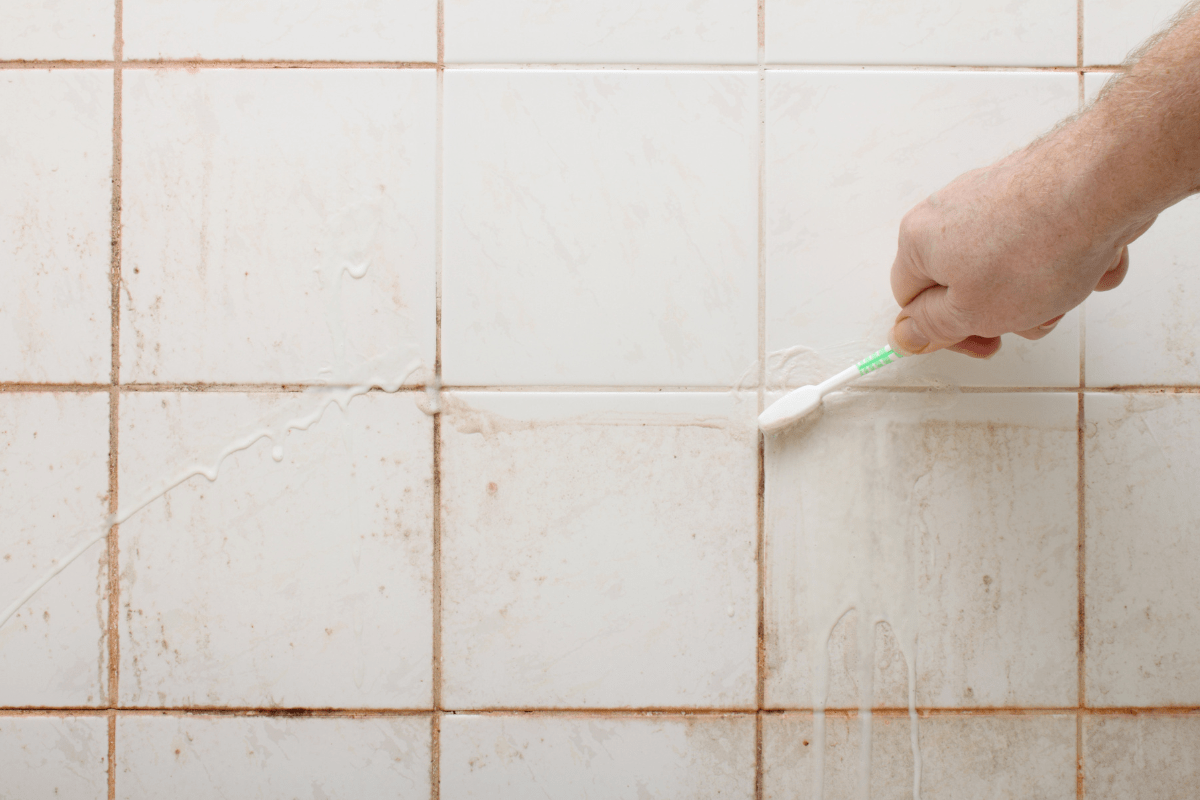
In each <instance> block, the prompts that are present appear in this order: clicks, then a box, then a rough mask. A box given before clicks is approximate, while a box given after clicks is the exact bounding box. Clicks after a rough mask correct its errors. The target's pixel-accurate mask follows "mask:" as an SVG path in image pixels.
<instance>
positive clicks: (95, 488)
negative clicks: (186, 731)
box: [0, 392, 108, 707]
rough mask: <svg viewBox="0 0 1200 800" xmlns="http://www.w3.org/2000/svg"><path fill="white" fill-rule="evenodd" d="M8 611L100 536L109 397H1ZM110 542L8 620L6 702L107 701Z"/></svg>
mask: <svg viewBox="0 0 1200 800" xmlns="http://www.w3.org/2000/svg"><path fill="white" fill-rule="evenodd" d="M0 509H3V513H4V522H5V524H4V525H3V526H0V609H3V608H5V607H7V606H8V605H9V604H10V603H13V602H14V601H16V600H17V598H18V597H20V596H21V594H22V593H23V592H24V591H25V590H26V589H27V588H29V587H31V586H33V585H34V584H35V583H36V582H37V581H38V580H39V579H41V578H42V577H43V576H44V575H45V574H46V573H47V572H48V571H49V570H50V569H51V567H53V566H55V565H56V564H57V563H60V559H62V558H63V557H64V556H66V555H67V554H68V553H70V552H71V551H72V550H74V549H75V548H76V547H77V546H79V545H80V544H82V543H83V542H86V541H87V540H88V539H90V538H92V537H93V536H95V535H96V533H97V532H98V531H99V530H100V525H101V523H103V521H104V515H105V513H106V512H107V511H108V394H107V393H100V392H97V393H79V394H74V393H62V394H51V393H37V394H20V393H15V392H6V393H0ZM105 561H106V553H105V547H104V544H103V543H98V544H96V545H94V546H93V547H92V548H91V549H89V550H87V551H86V552H84V553H83V554H82V555H81V556H80V557H79V558H78V559H77V560H76V561H75V562H74V563H72V564H70V565H69V566H67V567H66V568H65V569H64V570H63V571H62V572H61V573H59V574H58V575H57V576H56V577H54V578H53V579H51V580H50V582H49V583H48V584H46V586H45V587H43V588H42V590H41V591H40V592H38V593H37V594H35V595H34V596H33V597H32V599H30V600H29V601H28V602H27V603H26V604H25V605H24V606H23V607H21V608H20V609H18V610H17V612H16V613H15V614H14V615H13V617H12V618H11V619H9V620H8V621H7V622H5V623H3V625H0V706H53V707H62V706H98V705H101V704H103V703H104V702H106V700H107V684H108V654H107V647H108V642H107V635H106V630H107V627H108V581H107V578H106V566H105Z"/></svg>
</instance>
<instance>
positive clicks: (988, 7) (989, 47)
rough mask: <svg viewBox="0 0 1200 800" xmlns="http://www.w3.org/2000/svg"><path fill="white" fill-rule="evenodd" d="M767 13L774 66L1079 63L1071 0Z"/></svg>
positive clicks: (789, 8) (818, 1)
mask: <svg viewBox="0 0 1200 800" xmlns="http://www.w3.org/2000/svg"><path fill="white" fill-rule="evenodd" d="M1089 1H1090V0H1089ZM766 15H767V59H768V60H769V61H770V62H771V63H774V64H944V65H948V66H955V65H959V64H995V65H1011V66H1056V65H1057V66H1074V65H1075V63H1076V52H1075V50H1076V40H1077V36H1076V19H1075V0H974V1H973V2H971V3H962V2H955V1H954V0H900V1H899V2H897V0H892V1H891V2H888V3H879V2H872V0H841V2H833V3H831V2H828V0H767V7H766Z"/></svg>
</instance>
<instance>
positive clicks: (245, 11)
mask: <svg viewBox="0 0 1200 800" xmlns="http://www.w3.org/2000/svg"><path fill="white" fill-rule="evenodd" d="M124 36H125V57H126V58H135V59H136V58H209V59H212V58H218V59H219V58H230V59H250V60H262V59H304V60H313V59H318V60H341V61H436V60H437V0H342V1H341V2H338V3H325V2H321V0H256V1H255V2H250V3H246V2H238V0H125V4H124Z"/></svg>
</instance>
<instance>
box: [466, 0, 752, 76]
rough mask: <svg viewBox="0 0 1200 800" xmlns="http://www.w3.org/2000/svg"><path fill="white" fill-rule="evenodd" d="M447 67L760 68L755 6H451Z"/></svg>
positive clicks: (635, 1)
mask: <svg viewBox="0 0 1200 800" xmlns="http://www.w3.org/2000/svg"><path fill="white" fill-rule="evenodd" d="M445 14H446V59H447V60H448V61H450V62H474V63H489V62H492V63H499V62H517V63H529V62H537V63H560V62H561V63H571V64H579V63H594V62H601V63H603V62H607V63H631V62H638V63H659V64H753V63H754V62H755V61H756V59H757V49H758V8H757V4H756V3H755V2H754V0H724V1H723V2H721V1H720V0H653V1H652V2H646V0H606V2H602V3H597V2H586V0H573V1H572V2H567V3H554V2H546V0H515V2H514V0H509V2H505V3H495V2H490V1H489V0H448V2H447V3H446V10H445Z"/></svg>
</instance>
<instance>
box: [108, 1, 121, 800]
mask: <svg viewBox="0 0 1200 800" xmlns="http://www.w3.org/2000/svg"><path fill="white" fill-rule="evenodd" d="M124 13H125V9H124V3H123V0H114V2H113V65H112V66H113V129H112V134H113V138H112V176H111V177H112V197H111V206H110V212H111V217H110V225H111V229H110V247H111V250H110V266H109V282H110V285H109V304H110V308H109V313H110V315H111V316H110V321H111V326H112V327H111V334H110V335H111V339H110V342H109V346H110V351H109V354H110V358H111V365H110V369H111V372H110V374H109V381H110V383H111V386H110V387H109V390H108V512H109V513H110V514H115V513H116V512H117V508H118V504H119V498H118V491H119V488H120V487H119V482H118V466H119V463H120V462H119V458H120V455H119V454H120V450H119V443H120V441H119V440H120V424H119V422H120V413H121V392H120V388H119V387H120V384H121V195H122V183H121V161H122V156H123V153H122V147H123V144H122V121H123V116H122V111H123V108H124V102H123V93H124V87H125V81H124V73H123V71H122V67H123V63H122V62H123V61H124V57H125V37H124ZM120 544H121V543H120V526H118V525H113V526H111V527H110V528H109V529H108V541H107V551H106V561H107V563H108V626H107V631H106V635H105V638H106V640H107V644H108V706H109V709H110V710H112V709H116V708H117V707H118V706H119V705H120V680H121V639H120V618H121V615H120V610H121V569H120ZM116 796H117V717H116V713H115V711H110V714H109V717H108V800H116Z"/></svg>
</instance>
